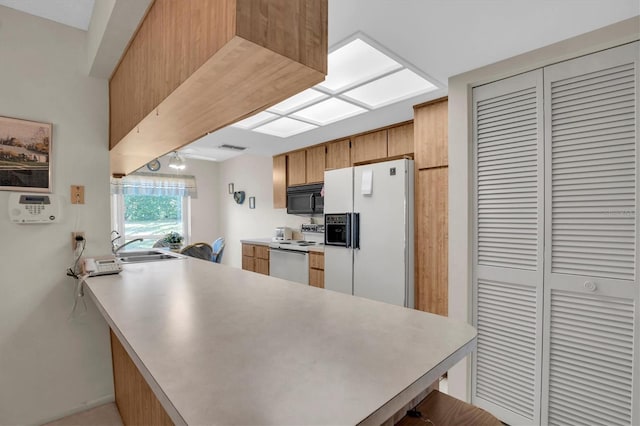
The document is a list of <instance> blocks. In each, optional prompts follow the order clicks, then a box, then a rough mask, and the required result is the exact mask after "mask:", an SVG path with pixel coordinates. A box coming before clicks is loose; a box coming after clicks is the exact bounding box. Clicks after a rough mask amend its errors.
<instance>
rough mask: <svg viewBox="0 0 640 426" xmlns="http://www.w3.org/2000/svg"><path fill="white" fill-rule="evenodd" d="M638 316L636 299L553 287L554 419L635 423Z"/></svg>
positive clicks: (551, 387)
mask: <svg viewBox="0 0 640 426" xmlns="http://www.w3.org/2000/svg"><path fill="white" fill-rule="evenodd" d="M597 308H601V309H597ZM612 317H613V318H612ZM633 317H634V304H633V300H629V299H617V298H609V297H595V296H594V297H591V296H584V295H580V294H576V293H570V292H565V291H554V290H552V291H551V318H550V322H551V335H550V337H551V339H550V348H549V351H550V354H551V356H550V361H549V369H550V376H549V423H550V424H558V425H583V424H585V421H586V420H588V422H587V423H588V424H607V425H630V424H631V408H632V407H631V402H632V400H631V391H632V374H631V372H632V371H631V366H632V364H633V339H632V337H633ZM611 371H616V372H617V373H618V374H616V375H615V376H614V375H611V374H609V375H605V374H604V373H606V372H611ZM620 373H622V374H620ZM603 376H605V377H603Z"/></svg>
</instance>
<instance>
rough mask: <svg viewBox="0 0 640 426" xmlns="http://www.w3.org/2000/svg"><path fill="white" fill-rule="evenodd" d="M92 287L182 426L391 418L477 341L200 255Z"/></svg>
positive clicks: (469, 332)
mask: <svg viewBox="0 0 640 426" xmlns="http://www.w3.org/2000/svg"><path fill="white" fill-rule="evenodd" d="M85 284H86V288H87V293H88V294H89V295H90V296H91V298H92V299H93V300H94V301H95V303H96V305H97V306H98V308H99V310H100V311H101V313H102V315H103V316H104V317H105V319H106V321H107V322H108V324H109V326H110V327H111V329H112V332H113V336H115V338H117V340H114V342H115V343H116V344H117V345H122V347H123V348H124V350H126V354H127V355H128V357H130V358H131V360H132V361H133V363H134V364H135V366H136V367H137V370H139V372H140V374H141V375H142V376H143V377H144V379H145V381H146V382H147V383H148V385H149V386H150V388H151V390H152V391H153V393H154V394H155V397H156V398H157V399H158V400H159V401H160V404H161V405H162V407H163V408H164V410H165V411H166V413H167V415H168V417H169V418H170V420H171V421H172V422H173V423H175V424H272V425H276V424H279V425H281V424H334V425H337V424H380V423H382V422H384V421H386V420H387V419H388V418H390V417H391V416H392V415H393V414H394V413H395V412H397V411H398V410H400V409H402V408H403V407H404V406H405V405H406V404H407V403H409V402H410V401H411V400H412V398H414V397H416V396H417V395H418V394H419V393H420V392H421V391H423V390H424V389H426V388H427V387H428V386H429V385H430V384H431V383H432V382H434V381H435V380H437V378H438V377H439V376H440V375H441V374H443V373H444V372H445V371H447V369H448V368H450V367H451V366H453V365H454V364H455V363H456V362H457V361H459V360H461V359H462V358H463V357H464V356H466V355H467V354H468V353H470V352H471V351H472V350H473V349H474V348H475V343H476V331H475V330H474V329H473V328H472V327H471V326H469V325H468V324H465V323H461V322H458V321H454V320H450V319H448V318H445V317H441V316H437V315H432V314H428V313H425V312H420V311H415V310H411V309H406V308H402V307H398V306H393V305H389V304H384V303H380V302H376V301H372V300H367V299H362V298H358V297H354V296H349V295H345V294H341V293H336V292H332V291H326V290H322V289H317V288H314V287H309V286H301V285H299V284H296V283H291V282H288V281H284V280H281V279H278V278H274V277H269V276H263V275H259V274H255V273H251V272H247V271H242V270H239V269H235V268H231V267H228V266H225V265H220V264H215V263H212V262H206V261H201V260H197V259H192V258H187V259H180V260H171V261H165V262H155V263H139V264H128V265H124V270H123V271H122V272H121V273H120V274H119V275H111V276H101V277H93V278H88V279H86V281H85ZM114 350H115V348H114ZM114 362H115V355H114ZM116 376H117V374H116ZM116 380H117V379H116ZM118 398H119V395H118V386H116V401H118ZM134 399H135V398H134ZM129 400H131V398H129ZM140 404H141V405H142V403H140ZM120 409H121V410H122V408H120ZM137 409H141V407H138V408H137ZM142 409H144V407H142ZM123 419H124V420H125V423H126V421H127V420H126V418H125V415H123Z"/></svg>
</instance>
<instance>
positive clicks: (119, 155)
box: [109, 0, 327, 175]
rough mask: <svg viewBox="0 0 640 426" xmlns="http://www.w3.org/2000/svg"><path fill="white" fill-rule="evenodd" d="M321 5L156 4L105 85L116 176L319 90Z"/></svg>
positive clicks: (233, 0) (323, 41)
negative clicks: (316, 86)
mask: <svg viewBox="0 0 640 426" xmlns="http://www.w3.org/2000/svg"><path fill="white" fill-rule="evenodd" d="M326 61H327V0H314V1H310V0H269V1H266V0H216V1H211V0H189V1H176V0H155V2H154V3H153V5H152V6H151V8H150V9H149V11H148V13H147V16H146V17H145V19H144V20H143V22H142V23H141V25H140V27H139V29H138V31H137V33H136V35H135V36H134V38H133V39H132V40H131V43H130V45H129V47H128V48H127V50H126V51H125V53H124V55H123V57H122V59H121V61H120V64H119V65H118V67H117V68H116V70H115V72H114V74H113V76H112V77H111V80H110V81H109V97H110V106H109V109H110V111H109V112H110V137H109V139H110V140H109V147H110V151H111V152H110V158H111V173H112V174H114V175H123V174H127V173H130V172H132V171H134V170H136V169H138V168H139V167H141V166H143V165H144V164H145V163H147V162H149V161H150V160H152V159H154V158H156V157H159V156H162V155H164V154H166V153H168V152H170V151H173V150H176V149H178V148H180V147H182V146H184V145H187V144H189V143H191V142H193V141H194V140H196V139H199V138H200V137H202V136H203V135H205V134H207V133H208V132H211V131H214V130H217V129H219V128H222V127H224V126H227V125H228V124H231V123H233V122H235V121H238V120H240V119H242V118H245V117H247V116H249V115H253V114H255V113H256V112H258V111H261V110H264V109H265V108H268V107H269V106H271V105H274V104H276V103H278V102H280V101H282V100H284V99H286V98H289V97H290V96H292V95H294V94H296V93H299V92H301V91H302V90H304V89H306V88H308V87H311V86H313V85H314V84H316V83H319V82H321V81H322V80H323V79H324V76H325V74H326V69H327V63H326Z"/></svg>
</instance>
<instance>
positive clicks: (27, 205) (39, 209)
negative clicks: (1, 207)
mask: <svg viewBox="0 0 640 426" xmlns="http://www.w3.org/2000/svg"><path fill="white" fill-rule="evenodd" d="M9 218H10V219H11V222H14V223H24V224H28V223H55V222H58V221H60V203H59V202H58V199H57V197H56V196H55V195H52V194H46V195H45V194H15V193H14V194H11V195H9Z"/></svg>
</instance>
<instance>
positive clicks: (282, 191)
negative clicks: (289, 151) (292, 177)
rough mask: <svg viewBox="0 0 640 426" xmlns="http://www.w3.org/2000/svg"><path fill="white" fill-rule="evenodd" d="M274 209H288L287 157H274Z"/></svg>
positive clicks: (283, 155)
mask: <svg viewBox="0 0 640 426" xmlns="http://www.w3.org/2000/svg"><path fill="white" fill-rule="evenodd" d="M273 208H274V209H284V208H287V155H286V154H282V155H276V156H275V157H273Z"/></svg>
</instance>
